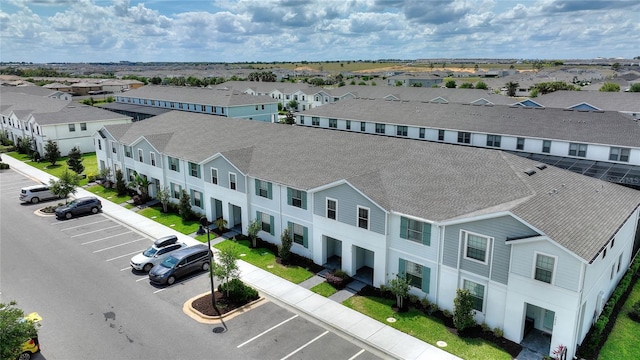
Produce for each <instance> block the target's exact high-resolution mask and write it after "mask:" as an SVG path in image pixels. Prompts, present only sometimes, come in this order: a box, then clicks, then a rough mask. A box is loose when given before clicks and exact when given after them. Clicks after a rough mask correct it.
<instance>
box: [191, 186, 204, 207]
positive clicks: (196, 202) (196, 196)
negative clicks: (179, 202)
mask: <svg viewBox="0 0 640 360" xmlns="http://www.w3.org/2000/svg"><path fill="white" fill-rule="evenodd" d="M191 205H193V206H197V207H199V208H202V193H201V192H200V191H197V190H191Z"/></svg>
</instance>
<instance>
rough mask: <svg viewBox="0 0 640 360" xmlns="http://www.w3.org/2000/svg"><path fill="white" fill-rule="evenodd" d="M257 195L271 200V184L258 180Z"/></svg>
mask: <svg viewBox="0 0 640 360" xmlns="http://www.w3.org/2000/svg"><path fill="white" fill-rule="evenodd" d="M256 195H258V196H261V197H263V198H267V199H268V198H269V183H268V182H266V181H262V180H258V179H256Z"/></svg>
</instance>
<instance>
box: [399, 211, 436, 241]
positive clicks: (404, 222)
mask: <svg viewBox="0 0 640 360" xmlns="http://www.w3.org/2000/svg"><path fill="white" fill-rule="evenodd" d="M400 238H402V239H407V240H411V241H415V242H417V243H420V244H424V245H430V243H431V224H429V223H425V222H422V221H417V220H413V219H409V218H406V217H404V216H403V217H401V218H400Z"/></svg>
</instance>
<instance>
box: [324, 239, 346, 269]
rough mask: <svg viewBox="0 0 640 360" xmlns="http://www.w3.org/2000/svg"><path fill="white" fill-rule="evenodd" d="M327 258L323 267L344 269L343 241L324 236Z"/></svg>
mask: <svg viewBox="0 0 640 360" xmlns="http://www.w3.org/2000/svg"><path fill="white" fill-rule="evenodd" d="M324 243H325V251H326V258H325V259H326V260H325V263H324V264H322V266H323V267H325V268H327V269H331V270H342V241H340V240H338V239H334V238H332V237H329V236H324Z"/></svg>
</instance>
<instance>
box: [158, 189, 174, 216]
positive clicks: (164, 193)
mask: <svg viewBox="0 0 640 360" xmlns="http://www.w3.org/2000/svg"><path fill="white" fill-rule="evenodd" d="M156 198H157V199H158V201H160V203H161V204H162V212H165V213H166V212H167V210H168V206H169V199H170V198H171V191H169V188H168V187H166V186H165V187H163V188H161V189H159V190H158V193H157V194H156Z"/></svg>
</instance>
